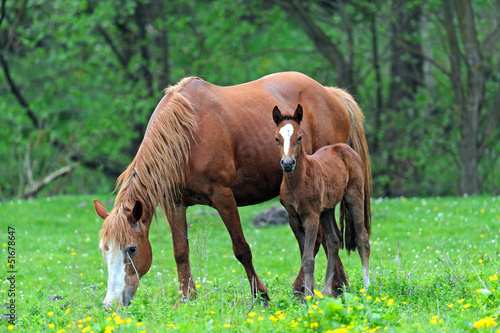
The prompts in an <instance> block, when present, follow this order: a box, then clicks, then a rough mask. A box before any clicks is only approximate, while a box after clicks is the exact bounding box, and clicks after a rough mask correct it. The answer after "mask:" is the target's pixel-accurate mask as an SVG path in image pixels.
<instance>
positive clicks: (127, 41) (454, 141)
mask: <svg viewBox="0 0 500 333" xmlns="http://www.w3.org/2000/svg"><path fill="white" fill-rule="evenodd" d="M304 4H305V5H306V9H307V10H308V11H309V12H310V13H311V15H312V16H313V17H314V20H315V23H316V24H317V25H318V26H319V27H320V28H321V29H322V30H323V31H324V32H325V33H326V34H327V36H328V37H329V38H330V39H331V40H332V41H333V42H334V44H335V47H336V48H337V49H338V51H339V53H340V54H341V55H342V56H343V58H344V60H345V61H346V62H348V61H349V59H351V57H352V64H351V66H352V71H353V75H354V77H353V80H354V84H353V86H352V87H345V88H347V89H348V90H350V91H351V92H353V93H354V94H355V96H354V97H355V98H356V100H357V101H358V103H359V104H360V106H361V108H362V109H363V111H364V113H365V115H366V129H367V132H366V133H367V140H368V143H369V145H370V149H371V155H372V162H373V174H374V192H375V194H376V195H377V196H386V195H391V196H395V195H454V194H456V193H457V192H458V189H457V185H456V184H457V182H458V179H459V165H460V161H459V159H458V148H457V147H458V145H459V143H460V133H459V129H458V124H459V121H458V118H457V112H456V110H455V109H454V108H453V103H454V99H453V95H452V90H451V83H450V80H449V77H448V74H447V73H446V71H449V63H448V62H449V60H448V56H447V54H448V53H449V52H450V51H449V48H448V47H447V43H446V36H445V33H444V29H443V26H442V22H441V21H442V3H441V2H440V1H426V2H422V1H408V2H407V3H406V4H405V5H404V6H403V7H402V8H399V9H395V8H394V6H393V4H392V2H383V1H372V2H367V3H365V2H347V3H343V4H342V6H338V5H335V6H332V5H331V4H329V3H328V2H321V1H313V2H307V3H306V2H304ZM494 6H495V5H494V3H492V2H490V1H477V2H474V5H473V9H474V12H475V15H476V17H475V22H476V26H477V31H478V38H479V40H480V42H481V44H482V48H483V49H482V51H483V56H484V64H485V65H484V66H485V72H486V74H487V79H488V81H487V85H486V94H485V101H484V107H483V112H482V118H481V123H480V124H479V125H480V139H481V138H482V137H483V135H484V134H483V132H484V129H485V128H486V126H487V125H488V121H489V118H488V117H489V114H490V113H491V112H493V111H494V110H493V109H494V105H493V100H494V98H495V94H496V91H497V90H498V82H499V79H500V78H499V76H498V71H497V70H496V69H497V68H498V65H499V57H498V54H499V52H498V50H499V45H498V43H496V42H494V41H496V40H498V38H496V37H498V36H497V35H498V33H497V32H496V30H495V27H496V26H497V24H493V23H492V22H497V23H498V15H497V14H496V11H495V10H494V8H495V7H494ZM414 8H421V10H422V13H423V14H422V15H423V18H424V19H423V21H422V23H421V24H422V27H421V29H420V30H418V33H415V34H413V35H409V34H406V35H404V36H403V37H404V38H405V39H407V40H409V41H412V42H414V43H420V45H421V46H422V50H423V51H422V52H423V53H424V60H425V64H424V72H425V73H424V74H425V77H424V78H423V81H424V82H423V83H422V85H421V87H420V89H419V90H418V91H417V92H415V93H414V94H413V96H412V99H411V100H403V101H402V102H401V104H400V105H399V106H398V110H393V109H390V108H388V107H387V105H388V100H389V98H390V93H391V84H392V83H401V82H396V81H397V80H398V79H400V78H392V77H391V66H392V63H391V62H392V59H391V52H392V50H391V41H393V40H394V36H392V35H391V34H392V30H391V25H392V24H393V23H394V22H397V20H399V19H400V13H399V11H400V10H406V9H408V10H411V9H414ZM140 10H142V12H141V13H142V14H141V15H142V16H141V15H140ZM344 14H345V16H343V15H344ZM139 18H142V21H141V20H140V19H139ZM372 19H374V22H375V27H376V29H377V38H378V49H379V52H378V53H379V58H380V59H379V65H380V75H381V82H377V78H376V75H375V68H374V64H373V61H374V55H373V44H372V43H373V40H372V34H371V31H372V26H371V20H372ZM141 22H142V23H141ZM0 31H1V33H2V34H1V36H2V37H0V52H2V56H3V57H4V58H5V59H6V61H7V63H8V65H9V69H10V72H11V76H12V79H13V81H14V83H15V84H16V86H17V87H18V89H19V91H20V93H21V95H22V96H23V97H24V99H26V100H27V102H28V103H29V108H30V110H32V111H33V113H34V114H35V116H36V118H37V119H38V121H39V123H40V126H39V128H37V127H36V126H35V125H34V124H33V123H32V122H31V120H30V119H29V117H28V116H27V112H26V108H25V107H23V106H21V105H20V103H19V100H18V99H17V98H16V97H15V96H14V95H13V94H12V92H11V87H10V86H9V85H7V84H2V86H1V87H2V88H0V96H1V97H2V98H0V110H1V112H0V121H1V122H2V124H4V126H3V127H2V131H1V134H0V160H1V161H2V163H1V164H0V197H3V198H10V197H15V196H19V195H21V194H22V193H23V192H24V191H25V190H26V189H27V188H28V187H30V186H31V185H32V184H33V183H34V182H36V181H38V180H40V179H42V178H43V177H45V176H47V175H48V174H50V173H52V172H54V171H55V170H57V169H59V168H60V167H63V166H65V165H68V164H73V163H80V167H79V168H78V169H77V171H76V172H74V173H73V174H72V175H70V176H67V177H66V178H65V179H63V180H57V181H55V182H53V183H52V184H51V185H50V186H49V187H48V188H47V189H45V190H44V192H43V193H44V194H48V195H50V194H55V193H65V192H66V193H92V192H94V191H101V190H104V189H110V188H112V186H113V183H114V181H115V179H116V175H117V174H118V173H119V172H120V171H121V170H123V169H124V168H125V166H126V165H127V164H128V163H129V162H130V161H131V159H132V158H133V155H134V152H135V149H136V148H137V145H138V144H139V143H140V138H141V137H142V135H143V133H144V130H145V128H146V125H147V121H148V118H149V117H150V115H151V113H152V110H153V109H154V107H155V105H156V104H157V103H158V101H159V100H160V99H161V97H162V89H163V88H165V87H166V86H168V85H171V84H175V83H176V82H178V81H179V80H180V79H182V78H183V77H185V76H200V77H202V78H204V79H205V80H207V81H210V82H213V83H215V84H219V85H232V84H238V83H242V82H246V81H249V80H253V79H257V78H259V77H261V76H264V75H267V74H269V73H272V72H278V71H287V70H295V71H300V72H303V73H305V74H307V75H309V76H311V77H313V78H315V79H316V80H318V81H319V82H321V83H323V84H325V85H330V86H336V85H338V82H339V78H338V75H339V74H338V73H335V72H334V71H333V70H332V65H331V63H329V62H328V61H327V60H326V59H325V57H324V56H322V55H321V53H320V52H319V51H318V47H317V45H315V43H313V42H312V41H311V39H310V38H309V37H308V36H307V35H306V33H305V32H304V30H303V29H302V28H301V26H300V25H299V24H298V23H297V22H296V21H295V20H294V19H293V18H292V16H291V15H289V13H287V12H286V11H285V10H283V9H282V8H281V7H279V6H277V5H275V4H273V3H269V2H265V1H261V0H252V1H241V0H238V1H232V0H218V1H187V0H174V1H170V2H168V3H163V2H161V1H149V0H141V1H139V0H125V1H116V0H103V1H89V0H80V1H67V0H59V1H48V0H28V1H18V2H15V1H7V2H6V17H5V20H4V22H3V23H2V24H1V26H0ZM142 33H144V36H142V35H141V34H142ZM349 33H351V35H349ZM3 36H5V37H3ZM351 37H352V45H351V40H350V38H351ZM407 53H408V52H407ZM408 56H409V53H408V54H406V57H408ZM401 60H405V59H401ZM427 60H428V61H427ZM463 71H464V73H465V72H466V68H465V67H464V68H463ZM0 81H1V82H5V83H7V81H6V76H5V73H4V71H0ZM379 84H380V85H381V87H380V89H381V101H380V102H381V103H382V109H381V110H378V111H377V105H378V101H377V93H376V89H377V86H378V85H379ZM464 84H465V82H464ZM377 119H379V121H378V120H377ZM493 133H494V134H493V135H492V136H491V138H490V139H489V140H486V142H485V143H486V149H485V151H484V154H483V156H482V158H481V161H480V164H479V179H480V182H481V188H482V190H483V191H484V192H486V193H495V192H496V191H498V188H499V183H498V179H500V174H499V172H500V171H499V170H500V167H499V163H500V162H499V158H498V156H500V144H499V143H498V142H499V140H497V138H498V136H499V135H500V132H499V129H498V127H497V128H496V129H494V131H493ZM375 143H377V144H375ZM75 156H76V157H75ZM96 165H97V166H99V165H100V166H101V167H96ZM107 169H113V172H104V171H105V170H107ZM89 179H92V181H89Z"/></svg>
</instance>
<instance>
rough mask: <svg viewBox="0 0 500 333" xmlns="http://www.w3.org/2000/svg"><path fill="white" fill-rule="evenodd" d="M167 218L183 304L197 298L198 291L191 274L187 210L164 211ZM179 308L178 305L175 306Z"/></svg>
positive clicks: (182, 208) (178, 208)
mask: <svg viewBox="0 0 500 333" xmlns="http://www.w3.org/2000/svg"><path fill="white" fill-rule="evenodd" d="M164 213H165V215H166V216H167V220H168V223H169V224H170V230H171V231H172V242H173V245H174V257H175V263H176V264H177V277H178V280H179V293H181V302H184V301H185V300H186V299H189V298H196V296H197V291H196V287H195V283H194V278H193V275H192V273H191V264H190V262H189V240H188V233H187V222H186V208H185V207H175V208H172V209H171V210H170V211H167V210H164ZM175 307H177V303H176V305H175Z"/></svg>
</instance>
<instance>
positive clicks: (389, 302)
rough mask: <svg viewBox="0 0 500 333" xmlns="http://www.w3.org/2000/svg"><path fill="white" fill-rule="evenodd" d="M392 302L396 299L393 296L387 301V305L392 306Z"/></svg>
mask: <svg viewBox="0 0 500 333" xmlns="http://www.w3.org/2000/svg"><path fill="white" fill-rule="evenodd" d="M392 303H394V300H393V299H392V298H391V299H390V300H389V301H387V306H391V305H392Z"/></svg>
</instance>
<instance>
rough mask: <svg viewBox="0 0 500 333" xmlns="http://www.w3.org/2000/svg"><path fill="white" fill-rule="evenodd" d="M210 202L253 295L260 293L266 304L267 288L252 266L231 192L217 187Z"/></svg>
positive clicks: (267, 298)
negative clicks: (241, 266)
mask: <svg viewBox="0 0 500 333" xmlns="http://www.w3.org/2000/svg"><path fill="white" fill-rule="evenodd" d="M212 203H213V205H214V207H215V209H217V211H218V212H219V215H220V217H221V218H222V221H224V224H225V226H226V228H227V230H228V231H229V235H230V236H231V241H232V243H233V252H234V255H235V256H236V259H238V261H239V262H240V263H241V264H242V265H243V267H244V268H245V272H246V273H247V277H248V281H249V282H250V287H251V289H252V293H253V295H254V297H257V296H258V295H259V294H260V296H261V297H262V299H263V300H264V304H265V305H266V306H267V302H268V301H269V296H268V294H267V288H266V285H265V284H264V282H262V280H261V279H260V278H259V276H258V275H257V273H256V272H255V268H254V267H253V262H252V252H251V250H250V246H249V245H248V243H247V241H246V239H245V235H243V229H242V228H241V222H240V215H239V214H238V207H237V205H236V201H235V199H234V196H233V192H232V191H231V190H230V189H228V188H221V189H219V191H216V192H215V193H214V195H213V196H212Z"/></svg>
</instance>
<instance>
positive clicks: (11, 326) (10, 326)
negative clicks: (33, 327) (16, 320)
mask: <svg viewBox="0 0 500 333" xmlns="http://www.w3.org/2000/svg"><path fill="white" fill-rule="evenodd" d="M4 245H5V246H7V244H4ZM5 246H4V247H5ZM7 328H8V329H9V331H12V330H13V329H14V325H9V326H7Z"/></svg>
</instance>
